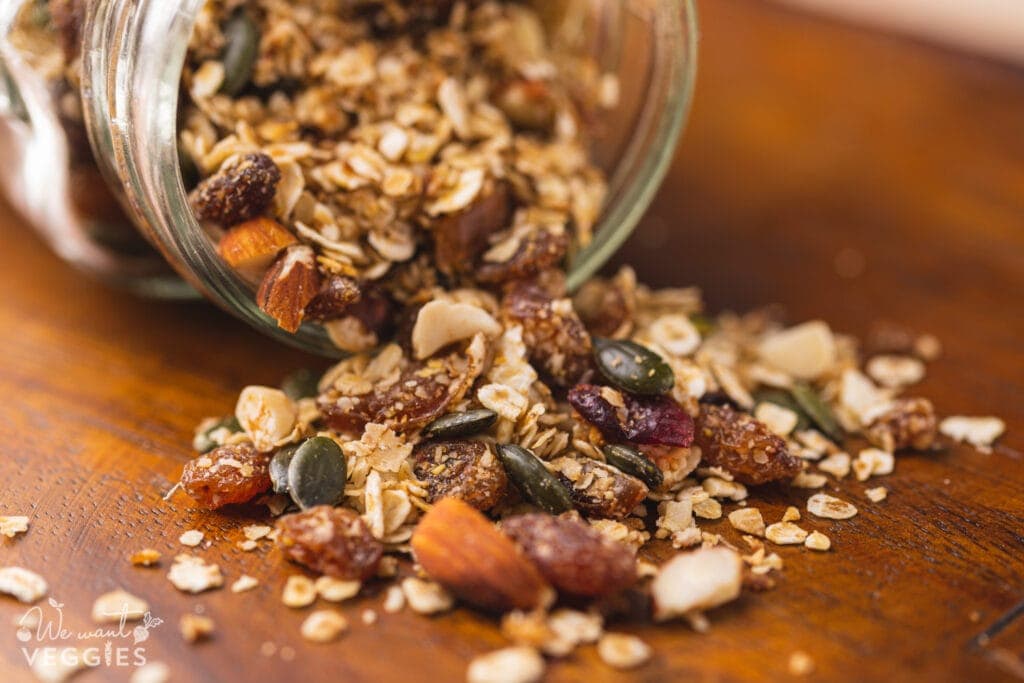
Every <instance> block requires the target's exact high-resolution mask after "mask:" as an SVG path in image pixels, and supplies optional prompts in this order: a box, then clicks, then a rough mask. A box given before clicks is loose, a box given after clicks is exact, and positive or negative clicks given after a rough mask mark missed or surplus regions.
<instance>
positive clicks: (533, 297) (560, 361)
mask: <svg viewBox="0 0 1024 683" xmlns="http://www.w3.org/2000/svg"><path fill="white" fill-rule="evenodd" d="M502 317H503V318H504V321H505V324H506V325H521V326H522V328H523V341H524V342H525V343H526V348H527V349H529V350H530V362H531V363H532V364H533V365H534V367H536V368H537V369H538V370H539V371H541V372H542V373H544V375H545V376H546V377H547V378H548V379H549V380H550V382H551V383H552V384H554V385H555V386H557V387H560V388H563V389H568V388H569V387H571V386H573V385H574V384H576V383H578V382H580V381H583V380H584V379H585V378H586V377H588V376H590V375H591V374H593V372H594V359H593V348H592V345H591V343H590V335H588V334H587V331H586V329H585V328H584V327H583V323H582V322H580V319H579V318H578V317H577V316H576V312H575V311H573V309H572V303H571V302H570V301H569V300H568V299H553V298H552V297H551V296H549V295H548V294H547V293H546V292H544V291H543V290H542V289H540V288H539V287H537V286H535V285H532V284H528V283H520V284H517V285H515V286H514V287H512V289H511V290H510V291H509V292H508V293H507V294H506V295H505V298H504V300H503V301H502Z"/></svg>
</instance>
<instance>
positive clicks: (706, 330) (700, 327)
mask: <svg viewBox="0 0 1024 683" xmlns="http://www.w3.org/2000/svg"><path fill="white" fill-rule="evenodd" d="M690 322H691V323H693V326H694V327H696V328H697V331H698V332H700V336H701V337H706V336H707V335H709V334H711V333H712V332H714V331H715V319H714V318H709V317H708V316H706V315H704V314H703V313H694V314H693V315H691V316H690Z"/></svg>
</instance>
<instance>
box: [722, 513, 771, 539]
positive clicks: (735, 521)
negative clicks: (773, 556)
mask: <svg viewBox="0 0 1024 683" xmlns="http://www.w3.org/2000/svg"><path fill="white" fill-rule="evenodd" d="M729 524H731V525H732V526H733V528H734V529H736V530H737V531H742V532H743V533H745V534H753V535H754V536H764V531H765V526H764V518H763V517H762V516H761V511H760V510H758V509H757V508H740V509H739V510H733V511H732V512H730V513H729Z"/></svg>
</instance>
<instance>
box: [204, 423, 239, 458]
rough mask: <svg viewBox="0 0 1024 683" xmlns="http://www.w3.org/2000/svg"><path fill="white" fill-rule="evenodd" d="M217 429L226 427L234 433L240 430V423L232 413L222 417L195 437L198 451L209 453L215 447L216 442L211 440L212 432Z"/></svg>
mask: <svg viewBox="0 0 1024 683" xmlns="http://www.w3.org/2000/svg"><path fill="white" fill-rule="evenodd" d="M218 429H227V430H228V431H229V432H231V433H232V434H235V433H237V432H240V431H242V425H240V424H239V423H238V418H237V417H235V416H234V415H228V416H227V417H225V418H222V419H221V420H219V421H218V422H217V423H215V424H214V425H212V426H211V427H210V428H209V429H207V430H206V431H205V432H203V433H202V434H200V435H199V438H198V439H196V444H195V445H196V450H197V451H199V452H200V453H209V452H210V451H212V450H213V449H214V448H216V447H217V445H218V444H217V442H216V441H214V440H213V433H214V432H215V431H217V430H218Z"/></svg>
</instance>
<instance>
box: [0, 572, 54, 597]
mask: <svg viewBox="0 0 1024 683" xmlns="http://www.w3.org/2000/svg"><path fill="white" fill-rule="evenodd" d="M48 590H49V587H48V586H47V585H46V580H45V579H44V578H43V577H41V576H39V574H36V573H35V572H32V571H29V570H28V569H24V568H23V567H0V593H6V594H7V595H12V596H14V597H15V598H17V599H18V600H20V601H21V602H24V603H25V604H31V603H33V602H35V601H37V600H39V599H40V598H42V597H43V596H45V595H46V592H47V591H48Z"/></svg>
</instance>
